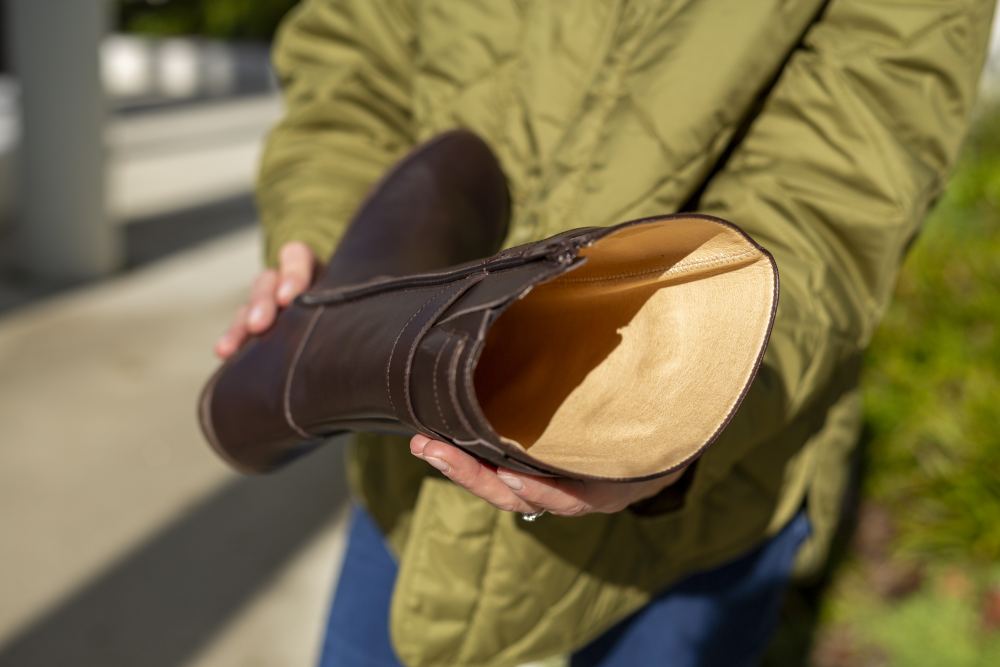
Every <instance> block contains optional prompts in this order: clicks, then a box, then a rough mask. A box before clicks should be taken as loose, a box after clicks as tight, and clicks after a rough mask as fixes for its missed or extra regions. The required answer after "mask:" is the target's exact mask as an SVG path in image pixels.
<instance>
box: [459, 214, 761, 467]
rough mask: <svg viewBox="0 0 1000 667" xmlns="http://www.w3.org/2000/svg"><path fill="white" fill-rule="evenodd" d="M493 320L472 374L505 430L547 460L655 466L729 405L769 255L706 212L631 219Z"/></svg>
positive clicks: (678, 453) (755, 329)
mask: <svg viewBox="0 0 1000 667" xmlns="http://www.w3.org/2000/svg"><path fill="white" fill-rule="evenodd" d="M581 254H582V255H583V256H585V257H586V258H587V262H586V263H585V264H583V265H582V266H580V267H579V268H577V269H575V270H573V271H571V272H569V273H567V274H564V275H563V276H561V277H559V278H557V279H555V280H553V281H551V282H548V283H545V284H543V285H539V286H537V287H535V288H534V289H533V290H532V291H531V292H529V293H528V294H527V295H526V296H525V297H524V298H522V299H519V300H518V301H516V302H515V303H514V304H512V305H511V306H510V307H509V308H508V309H507V310H506V311H504V312H503V313H502V314H501V315H500V316H499V318H498V319H497V321H496V322H495V323H494V324H493V326H492V327H491V328H490V330H489V332H488V334H487V338H486V341H485V345H484V347H483V350H482V353H481V356H480V359H479V361H478V365H477V367H476V371H475V378H474V381H475V388H476V393H477V397H478V399H479V402H480V405H481V406H482V409H483V412H484V414H485V415H486V418H487V419H488V420H489V422H490V424H491V425H492V426H493V428H494V430H496V432H497V433H498V434H500V436H501V437H503V438H504V439H505V440H508V441H510V442H512V443H515V444H516V445H518V446H520V447H523V448H524V449H526V450H528V451H529V452H530V454H531V455H532V456H533V457H534V458H536V459H538V460H540V461H542V462H544V463H547V464H549V465H553V466H556V467H558V468H561V469H563V470H566V471H568V472H571V473H577V474H582V475H591V476H599V477H609V478H622V477H637V476H643V475H652V474H655V473H658V472H662V471H665V470H667V469H670V468H672V467H674V466H676V465H678V464H680V463H682V462H684V461H686V460H687V459H689V458H690V457H691V456H693V455H694V454H696V453H697V452H698V451H699V450H700V449H701V448H702V447H703V446H704V445H705V444H706V443H707V442H708V441H710V440H711V439H712V437H713V436H714V435H715V433H716V432H717V431H718V430H719V428H720V427H721V425H722V424H723V423H724V422H725V420H726V419H727V417H728V416H729V414H730V413H731V412H732V410H733V408H734V406H735V405H736V404H737V403H738V401H739V399H740V397H741V395H742V394H743V392H744V390H745V388H746V385H747V383H748V381H749V379H750V376H751V375H752V373H753V369H754V366H755V364H756V361H757V357H758V354H759V351H760V349H761V347H762V346H763V344H764V341H765V340H766V336H767V331H768V327H769V323H770V319H771V309H772V305H773V301H774V299H775V298H776V294H775V280H774V274H773V270H772V268H771V264H770V262H769V260H768V259H767V257H766V256H765V255H764V253H762V252H761V251H760V250H759V249H758V248H757V247H755V246H754V245H753V244H751V243H750V242H749V241H747V240H746V239H745V238H744V237H743V236H742V235H741V234H740V233H739V232H737V231H736V230H734V229H732V228H730V227H727V226H725V225H722V224H719V223H717V222H714V221H712V220H708V219H704V218H696V217H692V218H680V219H670V220H664V221H662V222H659V223H648V224H640V225H636V226H633V227H627V228H624V229H621V230H619V231H618V232H615V233H613V234H612V235H609V236H607V237H605V238H603V239H601V240H599V241H598V242H597V243H595V244H594V245H593V246H591V247H589V248H585V249H584V250H583V251H582V252H581Z"/></svg>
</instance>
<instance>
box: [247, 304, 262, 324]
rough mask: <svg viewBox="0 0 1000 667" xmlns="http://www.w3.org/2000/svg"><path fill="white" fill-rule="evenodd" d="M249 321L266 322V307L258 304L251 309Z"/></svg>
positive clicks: (252, 322) (248, 316) (253, 322)
mask: <svg viewBox="0 0 1000 667" xmlns="http://www.w3.org/2000/svg"><path fill="white" fill-rule="evenodd" d="M247 321H248V322H250V323H251V324H262V323H263V322H264V307H263V306H260V305H257V306H254V307H253V308H251V309H250V314H249V315H247Z"/></svg>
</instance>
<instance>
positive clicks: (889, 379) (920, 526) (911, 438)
mask: <svg viewBox="0 0 1000 667" xmlns="http://www.w3.org/2000/svg"><path fill="white" fill-rule="evenodd" d="M998 324H1000V111H998V112H994V113H991V114H989V115H987V116H984V117H983V118H981V119H980V122H979V123H978V124H977V125H976V129H975V130H974V131H973V133H972V134H971V136H970V137H969V139H968V142H967V145H966V149H965V152H964V154H963V157H962V160H961V162H960V165H959V168H958V171H957V172H956V174H955V177H954V178H953V180H952V182H951V185H950V187H949V190H948V193H947V195H946V196H945V197H944V198H943V200H942V201H941V203H940V205H939V206H938V207H937V209H936V210H935V211H934V213H933V214H932V216H931V217H930V219H929V220H928V222H927V224H926V227H925V229H924V231H923V234H922V235H921V237H920V238H919V239H918V241H917V242H916V244H915V245H914V247H913V248H912V251H911V252H910V255H909V257H908V258H907V260H906V262H905V264H904V268H903V272H902V274H901V276H900V281H899V286H898V290H897V294H896V298H895V300H894V302H893V305H892V306H891V307H890V309H889V311H888V313H887V314H886V317H885V319H884V321H883V324H882V326H881V328H880V330H879V331H878V333H877V335H876V337H875V340H874V341H873V343H872V346H871V348H870V351H869V354H868V358H867V362H866V364H867V368H866V372H865V377H864V387H865V396H866V398H865V408H866V418H867V421H868V424H869V426H870V428H871V430H872V434H873V440H872V447H871V453H870V466H869V471H870V472H869V479H868V489H867V495H868V496H869V497H872V498H874V499H876V500H877V501H879V502H881V503H883V504H885V505H887V506H888V507H889V508H890V510H891V511H892V512H893V514H894V515H895V517H896V518H897V520H898V522H899V528H900V535H899V543H900V546H901V547H902V548H903V549H904V550H906V551H908V552H909V553H911V554H922V555H924V556H932V555H936V556H940V557H948V558H957V559H960V560H963V561H966V562H970V563H976V562H979V563H991V562H996V561H998V560H1000V409H998V401H1000V373H998V371H1000V368H998V366H1000V335H998V334H1000V331H998ZM997 664H1000V663H997Z"/></svg>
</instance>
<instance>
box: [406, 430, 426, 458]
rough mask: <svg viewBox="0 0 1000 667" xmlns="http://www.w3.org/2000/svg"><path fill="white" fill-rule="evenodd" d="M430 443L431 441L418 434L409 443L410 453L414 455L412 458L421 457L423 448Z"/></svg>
mask: <svg viewBox="0 0 1000 667" xmlns="http://www.w3.org/2000/svg"><path fill="white" fill-rule="evenodd" d="M430 441H431V439H430V438H428V437H427V436H425V435H419V434H418V435H416V436H415V437H414V438H413V440H412V442H411V443H410V444H411V447H410V451H411V452H412V453H413V454H414V456H423V453H424V447H426V446H427V443H428V442H430Z"/></svg>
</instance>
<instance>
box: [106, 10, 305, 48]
mask: <svg viewBox="0 0 1000 667" xmlns="http://www.w3.org/2000/svg"><path fill="white" fill-rule="evenodd" d="M295 4H297V0H163V1H160V2H149V1H148V0H119V2H118V26H119V27H120V28H121V29H122V30H124V31H125V32H134V33H141V34H147V35H153V36H157V37H165V36H172V35H199V36H203V37H215V38H219V39H245V40H268V39H270V38H271V37H272V36H273V35H274V30H275V28H276V27H277V25H278V22H279V21H280V20H281V17H282V16H284V15H285V13H286V12H287V11H288V10H289V9H291V8H292V7H293V6H294V5H295Z"/></svg>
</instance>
